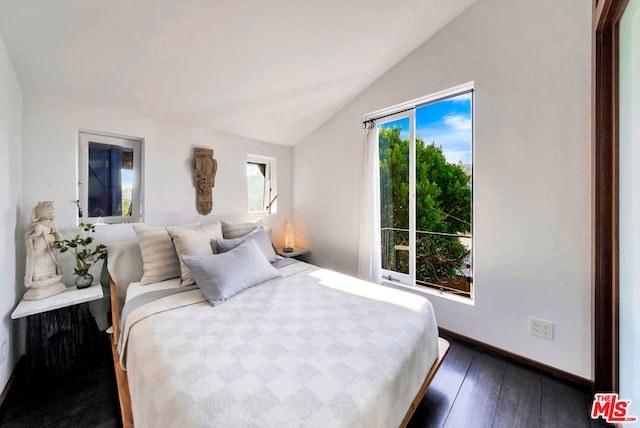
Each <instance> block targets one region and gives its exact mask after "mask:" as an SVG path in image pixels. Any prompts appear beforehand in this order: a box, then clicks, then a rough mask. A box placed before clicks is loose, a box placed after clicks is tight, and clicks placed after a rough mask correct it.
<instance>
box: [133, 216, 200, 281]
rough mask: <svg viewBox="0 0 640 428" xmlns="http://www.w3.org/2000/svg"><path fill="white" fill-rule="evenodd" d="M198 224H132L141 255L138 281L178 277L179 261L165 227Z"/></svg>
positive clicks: (197, 224)
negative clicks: (141, 270)
mask: <svg viewBox="0 0 640 428" xmlns="http://www.w3.org/2000/svg"><path fill="white" fill-rule="evenodd" d="M198 226H200V223H192V224H186V225H184V226H169V227H157V226H155V227H154V226H145V225H142V224H137V225H135V226H133V230H135V232H136V236H137V237H138V245H140V254H141V255H142V269H143V271H144V273H143V275H142V279H141V280H140V282H142V283H143V284H151V283H154V282H159V281H164V280H165V279H171V278H177V277H179V276H180V261H179V260H178V255H177V254H176V249H175V248H174V246H173V241H172V240H171V236H169V233H168V232H167V229H171V230H182V229H190V228H194V227H198Z"/></svg>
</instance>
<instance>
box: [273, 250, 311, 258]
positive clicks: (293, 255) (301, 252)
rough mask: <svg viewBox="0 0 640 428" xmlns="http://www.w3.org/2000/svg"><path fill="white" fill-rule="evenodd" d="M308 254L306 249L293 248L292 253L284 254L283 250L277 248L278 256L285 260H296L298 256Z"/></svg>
mask: <svg viewBox="0 0 640 428" xmlns="http://www.w3.org/2000/svg"><path fill="white" fill-rule="evenodd" d="M306 254H309V250H308V249H306V248H294V249H293V251H292V252H290V253H285V252H284V249H283V248H278V255H279V256H282V257H286V258H288V259H289V258H294V259H297V258H298V257H300V256H304V255H306Z"/></svg>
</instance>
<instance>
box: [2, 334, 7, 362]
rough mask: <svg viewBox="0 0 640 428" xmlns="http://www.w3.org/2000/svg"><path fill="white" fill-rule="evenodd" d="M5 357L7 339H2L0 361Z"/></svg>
mask: <svg viewBox="0 0 640 428" xmlns="http://www.w3.org/2000/svg"><path fill="white" fill-rule="evenodd" d="M6 359H7V341H6V340H4V339H3V340H2V343H0V363H2V362H3V361H4V360H6Z"/></svg>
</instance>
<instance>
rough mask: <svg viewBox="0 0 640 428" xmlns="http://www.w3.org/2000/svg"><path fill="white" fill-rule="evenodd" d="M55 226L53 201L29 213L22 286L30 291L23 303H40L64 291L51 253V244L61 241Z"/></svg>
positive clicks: (41, 203) (56, 263) (54, 256)
mask: <svg viewBox="0 0 640 428" xmlns="http://www.w3.org/2000/svg"><path fill="white" fill-rule="evenodd" d="M61 239H62V235H60V233H59V232H58V228H57V227H56V223H55V207H54V203H53V202H52V201H46V202H38V205H36V206H35V207H34V208H33V211H32V213H31V223H29V226H28V227H27V231H26V233H25V241H26V246H27V266H26V269H25V275H24V285H25V286H26V287H27V288H28V289H29V290H28V291H27V292H26V293H25V295H24V299H25V300H38V299H43V298H45V297H48V296H52V295H54V294H58V293H60V292H62V291H64V290H65V286H64V284H62V282H60V279H61V278H62V275H61V274H60V268H59V267H58V262H57V260H56V255H55V253H54V242H55V241H57V240H61Z"/></svg>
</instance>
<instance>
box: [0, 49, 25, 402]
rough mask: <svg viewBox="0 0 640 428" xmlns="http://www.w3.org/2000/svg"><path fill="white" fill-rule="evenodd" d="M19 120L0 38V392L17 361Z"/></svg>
mask: <svg viewBox="0 0 640 428" xmlns="http://www.w3.org/2000/svg"><path fill="white" fill-rule="evenodd" d="M21 118H22V91H21V90H20V85H19V84H18V80H17V79H16V75H15V72H14V70H13V65H12V64H11V60H10V59H9V55H8V53H7V49H6V47H5V44H4V41H3V40H2V38H1V37H0V195H1V196H0V317H1V320H0V344H1V343H6V347H7V354H8V356H7V358H6V359H5V360H4V361H2V362H0V392H1V391H2V390H3V389H4V387H5V385H6V383H7V381H8V380H9V377H10V376H11V372H12V371H13V368H14V367H15V364H16V362H17V357H18V340H17V334H16V331H17V329H14V328H13V326H14V323H13V321H12V320H11V312H12V311H13V308H14V306H15V303H16V301H17V300H19V299H20V297H22V295H21V294H20V295H18V296H17V293H18V292H19V289H20V286H21V285H22V284H23V282H22V273H20V272H18V270H19V269H17V268H16V253H17V251H19V250H18V249H19V248H21V244H20V242H21V241H22V239H23V238H22V231H21V230H20V228H19V227H18V226H17V225H18V223H19V217H20V216H21V215H22V211H23V209H22V208H21V202H20V197H21V182H20V178H21V175H20V167H21V161H20V157H21V151H20V147H21V135H20V134H21Z"/></svg>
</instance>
